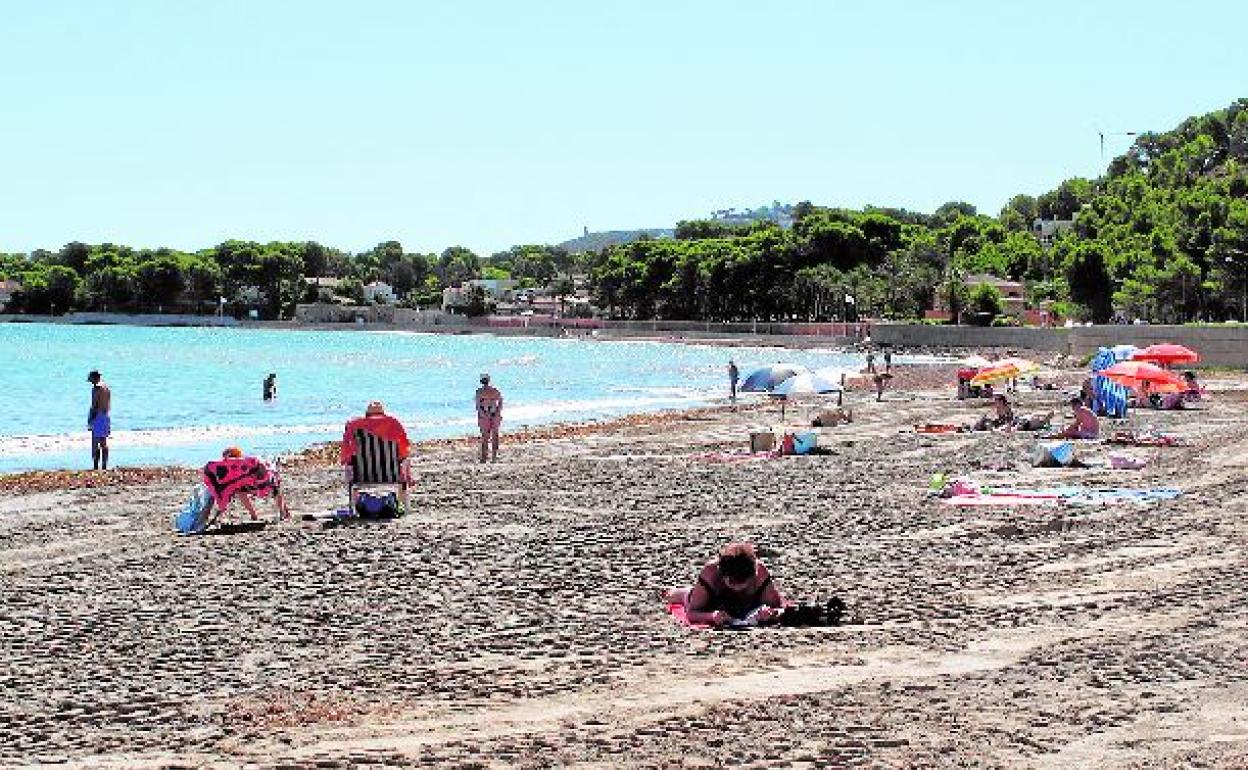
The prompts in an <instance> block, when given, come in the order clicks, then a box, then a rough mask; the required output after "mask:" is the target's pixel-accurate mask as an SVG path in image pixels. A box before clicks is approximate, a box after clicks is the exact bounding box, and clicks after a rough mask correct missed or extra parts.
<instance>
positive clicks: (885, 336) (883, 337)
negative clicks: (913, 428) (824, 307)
mask: <svg viewBox="0 0 1248 770" xmlns="http://www.w3.org/2000/svg"><path fill="white" fill-rule="evenodd" d="M871 341H872V342H875V343H885V344H891V345H896V346H897V347H903V348H999V349H1010V348H1013V349H1018V350H1024V349H1025V350H1044V351H1053V352H1056V353H1068V354H1070V355H1073V356H1076V357H1082V356H1086V355H1090V354H1092V353H1095V352H1096V350H1097V348H1100V347H1107V346H1112V345H1122V344H1128V345H1137V346H1139V347H1145V346H1147V345H1152V344H1154V343H1158V342H1174V343H1178V344H1179V345H1184V346H1186V347H1189V348H1191V349H1192V350H1195V351H1196V352H1198V353H1200V365H1202V366H1229V367H1235V368H1240V367H1248V325H1236V326H1149V325H1141V326H1076V327H1073V328H1070V329H1065V328H1055V329H1041V328H1032V327H1022V328H1013V327H978V326H926V325H918V324H916V325H909V324H881V325H879V326H875V327H872V329H871Z"/></svg>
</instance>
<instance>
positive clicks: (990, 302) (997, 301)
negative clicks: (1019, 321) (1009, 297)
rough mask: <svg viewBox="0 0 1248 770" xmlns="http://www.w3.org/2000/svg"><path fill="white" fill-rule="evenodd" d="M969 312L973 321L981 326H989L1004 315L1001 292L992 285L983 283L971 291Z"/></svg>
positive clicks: (968, 305) (968, 304)
mask: <svg viewBox="0 0 1248 770" xmlns="http://www.w3.org/2000/svg"><path fill="white" fill-rule="evenodd" d="M967 310H968V311H970V314H971V319H972V321H973V322H974V323H975V324H977V325H979V326H987V325H989V324H991V323H992V321H993V319H994V318H996V317H997V316H999V315H1001V313H1002V305H1001V291H1000V290H999V289H998V288H997V287H996V286H993V285H992V284H989V283H981V284H979V285H978V286H976V287H975V288H973V289H971V293H970V297H968V302H967Z"/></svg>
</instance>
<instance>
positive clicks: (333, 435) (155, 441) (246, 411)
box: [0, 324, 902, 472]
mask: <svg viewBox="0 0 1248 770" xmlns="http://www.w3.org/2000/svg"><path fill="white" fill-rule="evenodd" d="M729 357H733V358H735V359H736V361H737V364H738V366H739V367H740V368H741V373H742V376H743V377H744V376H745V375H746V374H748V373H749V372H750V371H751V368H752V367H753V366H755V365H763V364H766V363H772V362H776V361H778V360H782V361H784V362H791V363H800V364H804V365H806V366H810V367H812V368H813V367H826V366H853V367H855V368H857V367H858V366H861V364H862V358H861V356H850V355H846V354H844V353H838V352H835V351H781V350H777V349H774V348H734V349H731V350H729V349H726V348H723V347H715V346H706V345H682V344H671V343H658V342H606V341H601V342H600V341H597V340H592V339H567V340H562V339H544V338H519V337H494V336H490V335H427V334H410V333H401V332H364V331H341V332H339V331H279V330H252V329H207V328H204V329H197V328H149V327H128V326H69V325H50V324H0V415H3V416H2V417H0V472H5V471H15V470H26V469H37V468H40V469H41V468H83V467H90V463H91V458H90V442H89V438H88V433H87V430H86V415H87V407H88V404H89V400H90V385H89V384H88V383H87V382H86V375H87V372H88V371H90V370H91V369H99V370H100V371H101V372H102V373H103V375H104V380H105V382H106V383H108V384H109V385H110V386H111V387H112V389H113V410H112V418H113V437H112V439H111V441H110V445H111V451H112V464H113V465H149V464H185V465H199V464H201V463H203V462H205V461H206V460H208V459H211V458H212V457H214V456H217V455H218V454H219V453H220V451H221V448H222V447H224V446H227V445H230V444H239V445H241V446H242V447H243V448H244V449H246V450H247V451H248V452H252V453H259V454H264V455H273V454H278V453H281V452H288V451H292V450H296V449H300V448H302V447H305V446H307V445H309V444H312V443H315V442H319V441H328V440H336V439H338V438H341V435H342V426H343V424H344V422H345V421H346V420H347V419H348V418H350V417H352V416H355V415H359V414H362V413H363V410H364V406H365V405H366V404H367V403H368V402H369V401H370V400H372V399H381V400H383V401H385V403H386V405H387V408H388V411H390V412H391V413H392V414H394V415H396V416H397V417H399V419H401V420H402V421H403V423H404V424H405V425H406V426H407V427H408V430H409V433H410V435H412V437H413V438H414V439H419V438H429V437H438V436H454V435H466V434H472V433H475V431H476V417H475V412H474V410H473V404H472V399H473V391H474V390H475V389H476V387H477V378H478V376H479V375H480V373H481V372H487V371H488V372H490V373H491V374H492V375H493V379H494V383H495V385H497V386H498V388H499V389H500V390H502V392H503V396H504V398H505V400H506V406H505V410H504V424H503V430H504V431H506V430H508V429H514V428H516V427H518V426H522V425H539V424H545V423H553V422H570V421H578V420H584V419H589V418H601V417H610V416H617V415H621V414H626V413H633V412H646V411H656V410H660V409H672V408H684V407H691V406H697V405H703V404H709V403H714V402H716V401H722V400H723V399H724V397H725V395H726V389H727V384H726V383H727V377H726V374H725V367H726V365H727V361H728V359H729ZM898 360H899V361H901V360H902V359H901V358H900V357H899V358H898ZM268 372H276V373H277V375H278V389H279V398H278V400H277V401H275V402H270V403H265V402H264V401H263V400H262V399H261V382H262V380H263V379H264V376H265V374H266V373H268Z"/></svg>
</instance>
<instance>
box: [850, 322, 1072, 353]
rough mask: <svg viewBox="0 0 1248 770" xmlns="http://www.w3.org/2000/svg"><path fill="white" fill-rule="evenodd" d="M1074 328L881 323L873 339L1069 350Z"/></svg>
mask: <svg viewBox="0 0 1248 770" xmlns="http://www.w3.org/2000/svg"><path fill="white" fill-rule="evenodd" d="M1070 331H1072V330H1070V329H1041V328H1033V327H1012V326H930V325H924V324H913V325H911V324H879V325H878V326H873V327H872V328H871V341H872V342H874V343H877V344H878V343H884V344H889V345H895V346H897V347H901V348H1005V349H1010V348H1013V349H1019V350H1022V349H1026V350H1051V351H1053V352H1060V353H1065V352H1067V351H1068V343H1067V335H1068V333H1069V332H1070Z"/></svg>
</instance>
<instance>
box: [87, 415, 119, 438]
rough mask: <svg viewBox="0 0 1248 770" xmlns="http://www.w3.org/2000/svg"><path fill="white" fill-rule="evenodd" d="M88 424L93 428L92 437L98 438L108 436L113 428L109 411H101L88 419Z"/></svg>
mask: <svg viewBox="0 0 1248 770" xmlns="http://www.w3.org/2000/svg"><path fill="white" fill-rule="evenodd" d="M87 425H88V427H90V428H91V438H96V439H104V438H108V436H109V434H111V433H112V430H113V423H112V420H110V419H108V412H100V413H99V414H97V415H96V416H95V417H92V418H91V419H90V420H88V421H87Z"/></svg>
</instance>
